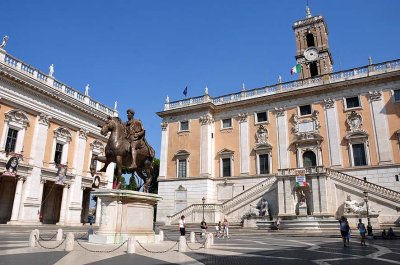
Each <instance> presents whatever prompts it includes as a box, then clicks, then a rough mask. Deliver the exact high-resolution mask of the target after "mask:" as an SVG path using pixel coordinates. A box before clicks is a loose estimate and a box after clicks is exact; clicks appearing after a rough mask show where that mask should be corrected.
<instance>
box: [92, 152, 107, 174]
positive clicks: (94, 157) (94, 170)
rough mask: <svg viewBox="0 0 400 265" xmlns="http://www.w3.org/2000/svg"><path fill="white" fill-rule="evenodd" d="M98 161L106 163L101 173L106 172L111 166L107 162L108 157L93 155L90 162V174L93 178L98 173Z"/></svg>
mask: <svg viewBox="0 0 400 265" xmlns="http://www.w3.org/2000/svg"><path fill="white" fill-rule="evenodd" d="M95 160H97V161H99V162H101V163H104V166H103V168H102V169H100V170H99V172H106V169H107V166H108V165H109V164H110V162H108V161H107V157H106V156H98V155H93V156H92V159H91V160H90V174H91V175H92V177H93V176H94V174H95V173H96V169H95V168H94V161H95Z"/></svg>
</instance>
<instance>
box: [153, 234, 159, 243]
mask: <svg viewBox="0 0 400 265" xmlns="http://www.w3.org/2000/svg"><path fill="white" fill-rule="evenodd" d="M154 244H160V235H154Z"/></svg>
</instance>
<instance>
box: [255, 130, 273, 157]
mask: <svg viewBox="0 0 400 265" xmlns="http://www.w3.org/2000/svg"><path fill="white" fill-rule="evenodd" d="M268 135H269V132H268V129H267V128H265V127H264V126H263V125H260V126H259V127H258V129H257V132H256V145H255V147H254V150H256V151H258V150H269V149H272V145H271V144H270V143H269V142H268Z"/></svg>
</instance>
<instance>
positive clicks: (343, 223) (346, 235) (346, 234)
mask: <svg viewBox="0 0 400 265" xmlns="http://www.w3.org/2000/svg"><path fill="white" fill-rule="evenodd" d="M339 224H340V234H341V235H342V239H343V246H344V247H348V246H349V244H350V237H351V229H350V225H349V222H348V221H347V218H346V217H344V216H342V217H341V218H340V219H339ZM357 229H358V231H359V233H360V238H361V246H366V244H365V239H366V238H367V236H366V234H367V229H366V228H365V224H364V223H363V222H362V220H361V219H358V224H357ZM382 238H383V239H396V235H395V233H394V231H393V229H392V228H391V227H390V228H389V231H388V232H387V233H386V229H383V231H382Z"/></svg>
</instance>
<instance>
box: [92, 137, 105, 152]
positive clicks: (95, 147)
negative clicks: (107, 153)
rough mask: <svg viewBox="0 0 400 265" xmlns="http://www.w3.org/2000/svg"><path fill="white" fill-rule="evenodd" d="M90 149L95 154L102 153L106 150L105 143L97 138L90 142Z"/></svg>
mask: <svg viewBox="0 0 400 265" xmlns="http://www.w3.org/2000/svg"><path fill="white" fill-rule="evenodd" d="M90 149H91V150H92V152H93V153H94V154H101V153H103V152H104V144H103V143H102V142H101V141H99V140H97V139H96V140H94V141H93V142H92V143H91V144H90Z"/></svg>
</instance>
